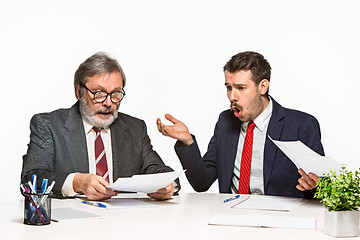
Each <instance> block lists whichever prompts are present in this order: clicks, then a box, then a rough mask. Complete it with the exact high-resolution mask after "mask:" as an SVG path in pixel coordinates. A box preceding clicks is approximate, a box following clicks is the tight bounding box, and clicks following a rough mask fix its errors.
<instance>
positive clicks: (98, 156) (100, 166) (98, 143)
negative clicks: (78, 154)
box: [93, 127, 109, 182]
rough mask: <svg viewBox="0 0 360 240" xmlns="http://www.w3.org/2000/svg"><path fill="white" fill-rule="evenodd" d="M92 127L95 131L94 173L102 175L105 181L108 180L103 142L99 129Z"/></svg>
mask: <svg viewBox="0 0 360 240" xmlns="http://www.w3.org/2000/svg"><path fill="white" fill-rule="evenodd" d="M93 129H94V131H95V132H96V138H95V164H96V175H99V176H101V177H103V178H104V179H105V180H106V181H107V182H109V171H108V167H107V161H106V154H105V148H104V143H103V140H102V138H101V131H100V129H98V128H96V127H93Z"/></svg>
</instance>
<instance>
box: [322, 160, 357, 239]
mask: <svg viewBox="0 0 360 240" xmlns="http://www.w3.org/2000/svg"><path fill="white" fill-rule="evenodd" d="M315 197H316V198H318V199H321V200H320V202H322V203H323V204H324V207H325V218H324V232H325V233H327V234H329V235H331V236H334V237H350V236H358V235H359V210H358V209H359V207H360V173H359V171H355V172H352V171H349V170H347V169H346V167H345V166H342V167H341V169H340V170H339V172H338V173H337V172H335V171H330V173H328V174H327V175H326V176H325V177H323V178H320V180H319V181H318V183H317V189H316V192H315Z"/></svg>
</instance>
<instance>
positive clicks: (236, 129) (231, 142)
mask: <svg viewBox="0 0 360 240" xmlns="http://www.w3.org/2000/svg"><path fill="white" fill-rule="evenodd" d="M231 119H233V121H232V123H231V124H230V126H229V128H228V129H229V131H228V133H227V134H226V135H225V136H226V137H227V138H226V140H227V141H225V142H224V144H225V145H224V146H225V147H224V150H225V151H226V153H225V154H224V156H226V159H225V160H226V176H227V178H226V179H227V180H228V184H229V187H230V183H231V178H232V176H233V173H234V164H235V158H236V153H237V150H238V144H239V135H240V127H241V122H240V121H239V119H237V118H235V117H233V118H231Z"/></svg>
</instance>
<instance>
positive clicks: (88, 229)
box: [0, 193, 360, 240]
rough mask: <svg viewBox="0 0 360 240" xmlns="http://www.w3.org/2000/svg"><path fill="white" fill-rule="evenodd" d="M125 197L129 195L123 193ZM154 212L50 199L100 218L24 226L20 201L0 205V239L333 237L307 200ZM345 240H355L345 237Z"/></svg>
mask: <svg viewBox="0 0 360 240" xmlns="http://www.w3.org/2000/svg"><path fill="white" fill-rule="evenodd" d="M127 196H129V195H127ZM130 196H138V197H144V198H143V200H144V201H150V202H151V203H153V204H156V205H159V207H154V208H133V209H111V210H106V209H102V208H98V207H94V206H89V205H85V204H82V203H81V202H80V201H79V200H75V199H67V200H59V199H52V208H53V209H54V208H61V207H73V208H78V209H81V210H85V211H88V212H92V213H96V214H99V215H102V216H103V218H102V219H97V220H88V221H78V222H67V223H66V222H63V223H60V222H59V223H56V222H52V223H51V224H50V225H46V226H28V225H24V224H23V223H22V222H23V211H24V206H23V201H15V202H5V203H1V204H0V206H1V213H0V236H1V239H4V238H3V237H4V236H6V237H7V238H6V239H11V240H17V239H27V240H28V239H35V238H36V239H47V238H48V239H51V240H53V239H61V240H64V239H97V240H98V239H182V240H190V239H206V240H209V239H235V238H237V239H291V240H293V239H301V240H304V239H317V240H320V239H334V238H332V237H331V236H328V235H326V234H324V233H323V231H322V229H323V211H324V208H323V207H322V205H321V204H320V203H319V202H318V201H316V200H309V201H307V202H306V203H304V204H302V205H301V206H299V207H297V208H295V209H294V210H292V211H291V212H274V211H261V210H244V209H235V208H230V206H232V205H234V204H235V201H232V202H229V203H225V204H224V203H223V200H224V199H226V198H229V197H231V196H232V195H229V194H213V193H180V195H179V196H175V197H173V199H171V200H168V201H155V200H152V199H149V198H147V197H146V196H144V195H140V196H139V195H130ZM216 213H224V214H269V215H274V216H288V217H291V216H292V217H309V218H316V219H317V229H316V230H299V229H278V228H252V227H232V226H213V225H208V221H209V220H210V218H211V217H212V216H213V215H214V214H216ZM346 239H360V238H359V237H358V238H346Z"/></svg>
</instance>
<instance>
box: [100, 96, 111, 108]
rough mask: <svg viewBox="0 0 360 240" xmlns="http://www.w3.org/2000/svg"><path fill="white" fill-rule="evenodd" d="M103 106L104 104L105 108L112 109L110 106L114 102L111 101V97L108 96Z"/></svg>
mask: <svg viewBox="0 0 360 240" xmlns="http://www.w3.org/2000/svg"><path fill="white" fill-rule="evenodd" d="M102 104H103V106H105V107H110V106H111V104H112V101H111V99H110V95H108V96H107V98H106V99H105V101H103V103H102Z"/></svg>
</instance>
